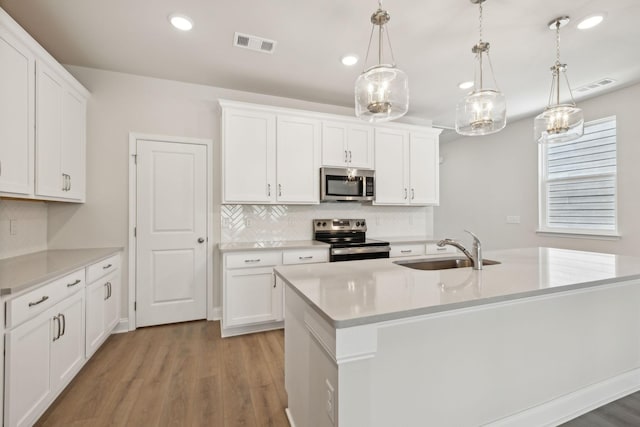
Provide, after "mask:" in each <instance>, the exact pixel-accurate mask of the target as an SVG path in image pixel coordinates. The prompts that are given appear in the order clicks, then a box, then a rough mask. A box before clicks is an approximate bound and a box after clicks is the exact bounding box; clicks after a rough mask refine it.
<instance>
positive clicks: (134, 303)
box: [133, 301, 138, 311]
mask: <svg viewBox="0 0 640 427" xmlns="http://www.w3.org/2000/svg"><path fill="white" fill-rule="evenodd" d="M133 311H138V301H134V302H133Z"/></svg>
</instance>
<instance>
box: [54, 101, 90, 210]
mask: <svg viewBox="0 0 640 427" xmlns="http://www.w3.org/2000/svg"><path fill="white" fill-rule="evenodd" d="M86 111H87V107H86V101H85V100H84V99H83V98H82V97H81V96H79V95H77V94H75V93H73V92H70V91H69V90H65V91H64V92H63V93H62V147H61V159H60V161H61V172H62V173H63V174H65V175H66V176H67V189H66V191H65V195H64V197H65V198H68V199H74V200H78V201H83V200H84V198H85V162H86V159H85V146H86V129H85V126H86Z"/></svg>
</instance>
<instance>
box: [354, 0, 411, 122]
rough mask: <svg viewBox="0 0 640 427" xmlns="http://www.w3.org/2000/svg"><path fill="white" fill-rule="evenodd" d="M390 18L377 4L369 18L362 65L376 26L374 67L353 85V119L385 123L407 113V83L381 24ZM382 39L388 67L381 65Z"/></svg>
mask: <svg viewBox="0 0 640 427" xmlns="http://www.w3.org/2000/svg"><path fill="white" fill-rule="evenodd" d="M390 18H391V17H390V15H389V13H388V12H387V11H386V10H383V9H382V3H381V2H380V1H379V2H378V10H376V11H375V12H374V13H373V15H371V23H372V24H373V25H372V27H371V36H370V37H369V46H368V47H367V56H366V57H365V61H364V65H365V67H366V65H367V59H368V58H369V50H370V49H371V42H372V41H373V34H374V31H375V28H376V27H378V64H377V65H374V66H372V67H369V68H367V69H365V70H363V71H362V74H360V76H358V79H357V80H356V85H355V104H356V117H358V118H360V119H362V120H366V121H368V122H386V121H389V120H394V119H397V118H400V117H402V116H404V115H405V114H406V113H407V111H408V110H409V84H408V79H407V75H406V73H405V72H404V71H402V70H400V69H398V68H396V64H395V59H394V57H393V49H392V48H391V40H390V39H389V31H387V30H386V28H385V24H387V23H388V22H389V19H390ZM384 34H386V40H387V43H388V45H389V52H390V56H391V63H390V64H383V63H382V59H383V44H384V39H385V37H384V36H383V35H384Z"/></svg>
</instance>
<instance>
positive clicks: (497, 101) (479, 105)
mask: <svg viewBox="0 0 640 427" xmlns="http://www.w3.org/2000/svg"><path fill="white" fill-rule="evenodd" d="M485 1H486V0H471V3H473V4H477V5H478V6H479V9H480V41H479V42H478V44H476V45H474V46H473V47H472V48H471V51H472V52H473V53H474V54H475V55H476V57H475V67H474V86H473V91H471V92H470V93H469V94H467V96H465V97H464V98H463V99H461V100H460V101H459V102H458V105H457V107H456V132H458V133H459V134H460V135H468V136H476V135H489V134H492V133H495V132H498V131H500V130H502V129H504V127H505V126H506V124H507V104H506V101H505V98H504V95H503V94H502V92H500V90H499V89H498V84H497V83H496V80H495V76H494V74H493V65H492V64H491V57H490V56H489V43H487V42H484V41H482V3H484V2H485ZM484 56H486V58H487V61H486V62H488V63H489V71H490V72H491V78H492V80H493V84H494V87H495V88H494V89H491V88H487V87H485V86H484V84H485V76H486V73H485V70H484V66H485V61H484Z"/></svg>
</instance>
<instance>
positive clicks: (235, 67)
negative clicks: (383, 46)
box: [0, 0, 640, 126]
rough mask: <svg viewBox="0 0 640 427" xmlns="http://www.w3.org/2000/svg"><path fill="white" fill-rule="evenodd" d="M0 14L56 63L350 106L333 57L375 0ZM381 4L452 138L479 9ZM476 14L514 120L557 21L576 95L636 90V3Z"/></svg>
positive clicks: (123, 2) (108, 6) (539, 95)
mask: <svg viewBox="0 0 640 427" xmlns="http://www.w3.org/2000/svg"><path fill="white" fill-rule="evenodd" d="M0 6H1V7H2V8H3V9H5V10H6V11H7V12H8V13H9V14H10V15H11V16H12V17H13V18H14V19H15V20H16V21H18V23H20V24H21V25H22V26H23V27H24V28H25V29H26V30H27V31H28V32H29V33H30V34H31V35H32V36H33V37H34V38H35V39H36V40H38V41H39V42H40V43H41V44H42V45H43V46H44V47H45V48H46V49H47V50H48V51H49V52H50V53H51V54H52V55H53V56H54V57H55V58H56V59H58V60H59V61H60V62H62V63H64V64H70V65H79V66H85V67H93V68H101V69H105V70H113V71H120V72H125V73H133V74H140V75H145V76H152V77H159V78H165V79H172V80H179V81H185V82H193V83H199V84H206V85H212V86H219V87H225V88H231V89H238V90H245V91H250V92H258V93H264V94H270V95H277V96H284V97H290V98H297V99H303V100H308V101H314V102H321V103H327V104H335V105H341V106H352V105H353V84H354V82H355V79H356V77H357V76H358V74H359V73H360V72H361V71H362V67H363V65H362V63H360V64H358V65H356V66H355V67H352V68H347V67H345V66H343V65H342V64H341V63H340V61H339V59H340V57H341V56H342V55H343V54H345V53H349V52H354V53H357V54H358V55H360V56H361V57H364V55H365V53H366V48H367V44H368V41H369V34H370V31H371V24H370V21H369V17H370V15H371V13H372V12H373V11H374V10H375V9H376V8H377V2H376V1H374V0H368V1H363V0H358V1H354V0H352V1H345V0H322V1H316V2H311V1H305V0H271V1H265V0H226V1H221V0H218V1H212V0H179V1H178V0H135V1H132V0H109V1H95V0H94V1H87V0H55V1H52V0H0ZM383 6H384V8H385V9H387V10H388V11H389V13H390V14H391V21H390V23H389V25H388V28H389V33H390V36H391V43H392V45H393V50H394V54H395V59H396V63H397V65H398V67H399V68H401V69H403V70H404V71H405V72H406V73H407V74H408V76H409V90H410V93H411V97H410V109H409V116H411V119H413V120H414V121H419V120H433V123H434V124H435V125H442V126H452V125H453V120H454V116H455V104H456V101H457V100H458V98H460V97H461V96H463V95H464V91H461V90H460V89H458V87H457V84H458V83H459V82H461V81H464V80H469V79H472V78H473V54H472V53H471V46H472V45H473V44H475V43H476V42H477V38H478V22H477V20H478V7H477V6H476V5H473V4H471V2H470V1H469V0H431V1H424V0H386V1H384V3H383ZM484 8H485V16H484V22H485V25H484V27H485V30H484V39H485V40H486V41H489V42H490V43H491V57H492V60H493V66H494V70H495V73H496V78H497V81H498V84H499V86H500V89H501V90H502V91H503V92H504V93H505V95H506V97H507V108H508V115H509V117H510V119H512V120H513V119H514V118H517V117H522V116H524V115H528V114H533V113H535V112H537V111H540V110H541V109H542V108H543V107H544V106H545V104H546V102H547V98H548V93H549V89H550V84H551V76H550V72H549V67H550V66H551V65H552V63H553V62H554V60H555V47H554V43H555V41H554V37H555V36H554V32H553V31H551V30H549V29H548V27H547V23H548V22H549V21H550V20H552V19H553V18H555V17H557V16H560V15H569V16H570V17H571V18H572V22H571V23H570V24H569V25H568V26H567V27H565V28H564V29H563V30H562V33H561V34H562V60H563V62H566V63H568V64H569V69H568V75H569V79H570V81H571V84H572V87H573V88H577V87H579V86H582V85H586V84H589V83H592V82H594V81H597V80H600V79H601V78H604V77H609V78H613V79H616V80H617V83H616V84H614V85H611V86H609V87H608V89H606V90H607V91H608V90H615V89H617V88H620V87H622V86H626V85H630V84H633V83H637V82H640V23H639V22H638V20H639V19H640V1H638V0H537V1H530V2H526V1H521V0H487V1H486V2H485V3H484ZM173 12H179V13H182V14H185V15H188V16H190V17H191V18H192V19H193V21H194V23H195V27H194V29H193V30H192V31H191V32H189V33H183V32H180V31H178V30H175V29H174V28H173V27H171V26H170V25H169V24H168V20H167V17H168V15H169V14H171V13H173ZM594 12H606V13H607V18H606V20H605V21H604V22H603V23H602V24H601V25H600V26H598V27H596V28H594V29H591V30H586V31H581V30H578V29H576V24H577V22H578V21H579V19H580V18H583V17H585V16H587V15H590V14H592V13H594ZM236 31H237V32H241V33H247V34H252V35H257V36H261V37H265V38H268V39H273V40H276V41H277V46H276V49H275V52H274V53H273V54H272V55H269V54H264V53H259V52H253V51H250V50H246V49H239V48H235V47H233V46H232V45H233V37H234V33H235V32H236ZM369 65H371V64H369ZM604 90H605V89H603V90H601V91H600V92H597V91H596V92H593V93H591V94H588V96H594V95H598V94H601V93H603V91H604ZM579 99H580V98H578V101H579Z"/></svg>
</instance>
